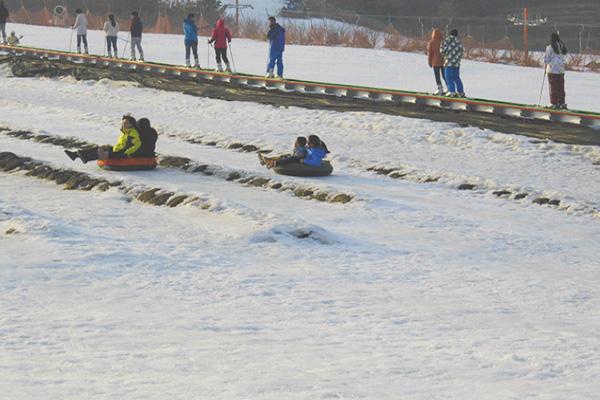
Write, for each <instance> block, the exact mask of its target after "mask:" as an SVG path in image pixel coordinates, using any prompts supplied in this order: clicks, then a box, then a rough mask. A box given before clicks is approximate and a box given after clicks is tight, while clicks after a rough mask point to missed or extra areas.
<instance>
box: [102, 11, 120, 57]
mask: <svg viewBox="0 0 600 400" xmlns="http://www.w3.org/2000/svg"><path fill="white" fill-rule="evenodd" d="M104 33H105V34H106V48H107V50H108V56H109V57H112V54H111V50H112V49H114V51H115V58H118V57H119V50H118V49H117V36H118V34H119V23H118V22H117V21H116V20H115V16H114V15H113V14H110V15H109V16H108V21H106V22H105V23H104Z"/></svg>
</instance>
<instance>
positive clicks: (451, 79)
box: [440, 29, 465, 97]
mask: <svg viewBox="0 0 600 400" xmlns="http://www.w3.org/2000/svg"><path fill="white" fill-rule="evenodd" d="M440 53H441V54H442V56H443V57H444V76H445V77H446V85H448V96H450V97H465V90H464V87H463V83H462V80H461V79H460V62H461V60H462V57H463V53H464V47H463V45H462V43H461V42H460V40H458V31H457V30H456V29H453V30H452V31H451V32H450V36H448V37H447V38H446V39H444V41H443V42H442V44H441V46H440Z"/></svg>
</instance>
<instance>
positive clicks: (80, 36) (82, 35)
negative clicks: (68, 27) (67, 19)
mask: <svg viewBox="0 0 600 400" xmlns="http://www.w3.org/2000/svg"><path fill="white" fill-rule="evenodd" d="M75 14H77V17H76V18H75V24H74V25H73V29H76V30H77V52H78V53H81V42H83V48H84V52H85V54H88V42H87V25H88V21H87V18H86V16H85V14H84V13H83V11H81V8H78V9H77V10H75Z"/></svg>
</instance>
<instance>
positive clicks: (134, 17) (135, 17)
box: [129, 11, 144, 61]
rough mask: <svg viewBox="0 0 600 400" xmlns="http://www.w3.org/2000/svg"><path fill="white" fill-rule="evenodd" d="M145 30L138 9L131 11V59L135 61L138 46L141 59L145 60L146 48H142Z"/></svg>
mask: <svg viewBox="0 0 600 400" xmlns="http://www.w3.org/2000/svg"><path fill="white" fill-rule="evenodd" d="M143 30H144V24H143V23H142V20H141V19H140V16H139V14H138V12H137V11H133V12H132V13H131V28H130V29H129V32H130V33H131V60H132V61H135V60H136V58H135V48H136V47H137V49H138V51H139V52H140V61H144V50H142V31H143Z"/></svg>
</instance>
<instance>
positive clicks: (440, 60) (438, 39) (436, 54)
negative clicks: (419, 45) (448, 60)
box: [427, 28, 446, 96]
mask: <svg viewBox="0 0 600 400" xmlns="http://www.w3.org/2000/svg"><path fill="white" fill-rule="evenodd" d="M442 40H444V36H443V35H442V31H440V30H439V29H437V28H436V29H434V30H433V31H432V32H431V40H430V41H429V43H427V57H428V62H429V67H430V68H433V74H434V76H435V83H436V84H437V89H438V90H437V92H436V94H437V95H438V96H442V95H443V94H444V86H443V85H442V77H443V78H444V80H446V79H445V76H444V57H442V53H440V46H441V44H442Z"/></svg>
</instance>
